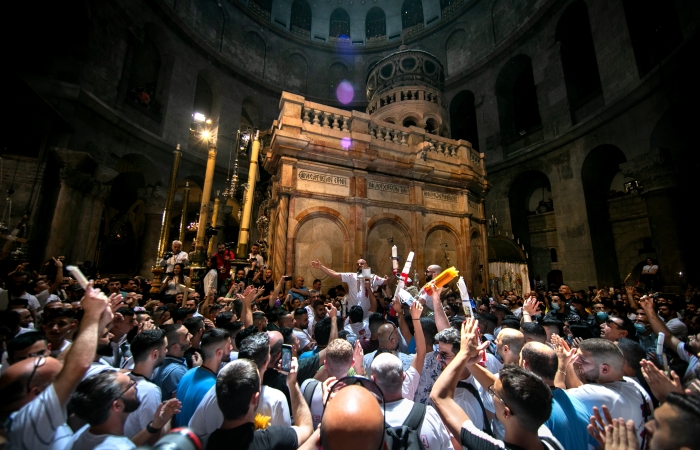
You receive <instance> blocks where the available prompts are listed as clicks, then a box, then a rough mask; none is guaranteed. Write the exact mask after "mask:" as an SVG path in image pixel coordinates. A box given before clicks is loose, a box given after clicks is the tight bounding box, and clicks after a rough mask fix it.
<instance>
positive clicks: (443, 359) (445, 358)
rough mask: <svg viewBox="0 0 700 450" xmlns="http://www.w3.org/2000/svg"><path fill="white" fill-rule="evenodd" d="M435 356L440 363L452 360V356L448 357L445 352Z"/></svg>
mask: <svg viewBox="0 0 700 450" xmlns="http://www.w3.org/2000/svg"><path fill="white" fill-rule="evenodd" d="M437 356H438V361H440V362H442V363H444V362H445V361H447V360H448V359H450V358H452V355H450V354H449V353H447V352H438V354H437Z"/></svg>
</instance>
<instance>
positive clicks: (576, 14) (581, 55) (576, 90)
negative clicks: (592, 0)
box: [555, 0, 605, 124]
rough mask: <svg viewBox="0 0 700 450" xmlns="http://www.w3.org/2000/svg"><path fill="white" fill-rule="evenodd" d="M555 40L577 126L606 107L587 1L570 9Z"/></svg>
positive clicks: (577, 2) (581, 0) (579, 0)
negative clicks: (557, 43)
mask: <svg viewBox="0 0 700 450" xmlns="http://www.w3.org/2000/svg"><path fill="white" fill-rule="evenodd" d="M555 38H556V40H557V41H558V42H560V43H561V44H560V51H561V65H562V69H563V70H564V83H565V84H566V94H567V97H568V99H569V109H570V110H571V122H572V123H573V124H576V123H578V122H580V121H581V120H582V119H584V118H585V117H587V116H589V115H590V114H591V113H593V112H595V111H596V110H597V109H598V108H600V107H601V106H603V105H604V103H605V101H604V99H603V89H602V88H601V84H600V73H599V72H598V60H597V58H596V53H595V47H594V46H593V36H592V35H591V24H590V22H589V20H588V8H587V7H586V4H585V3H584V2H583V0H577V1H575V2H574V3H572V4H570V5H569V6H568V7H567V8H566V10H565V11H564V14H563V15H562V16H561V18H560V19H559V23H558V24H557V31H556V35H555Z"/></svg>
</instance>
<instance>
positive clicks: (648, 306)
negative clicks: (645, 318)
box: [637, 295, 656, 314]
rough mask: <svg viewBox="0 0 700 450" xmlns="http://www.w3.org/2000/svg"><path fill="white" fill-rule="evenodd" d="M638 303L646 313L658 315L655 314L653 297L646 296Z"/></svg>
mask: <svg viewBox="0 0 700 450" xmlns="http://www.w3.org/2000/svg"><path fill="white" fill-rule="evenodd" d="M637 303H639V306H641V307H642V309H643V310H644V312H646V313H648V314H656V313H655V312H654V300H653V299H652V298H651V297H649V296H648V295H645V296H643V297H642V298H640V299H639V300H638V301H637Z"/></svg>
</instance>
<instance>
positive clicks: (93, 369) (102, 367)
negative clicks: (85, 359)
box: [83, 358, 119, 380]
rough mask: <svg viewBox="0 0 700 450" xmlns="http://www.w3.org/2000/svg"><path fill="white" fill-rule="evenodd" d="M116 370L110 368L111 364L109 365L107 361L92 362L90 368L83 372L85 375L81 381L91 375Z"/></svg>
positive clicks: (115, 369) (101, 359)
mask: <svg viewBox="0 0 700 450" xmlns="http://www.w3.org/2000/svg"><path fill="white" fill-rule="evenodd" d="M117 370H119V369H117V368H116V367H112V364H110V363H109V361H105V360H104V359H103V358H100V359H99V360H98V361H94V362H93V363H92V364H91V365H90V368H89V369H88V370H87V372H85V375H84V376H83V380H84V379H86V378H90V377H91V376H93V375H96V374H98V373H102V372H107V371H111V372H116V371H117Z"/></svg>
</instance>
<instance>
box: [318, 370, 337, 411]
mask: <svg viewBox="0 0 700 450" xmlns="http://www.w3.org/2000/svg"><path fill="white" fill-rule="evenodd" d="M336 381H338V380H337V378H336V377H328V378H327V379H326V381H324V382H323V383H322V384H321V391H322V393H323V394H322V395H323V404H324V405H325V404H326V402H327V401H328V394H330V393H331V389H332V388H333V385H334V384H335V382H336ZM336 392H337V391H336ZM334 395H335V394H334Z"/></svg>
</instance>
